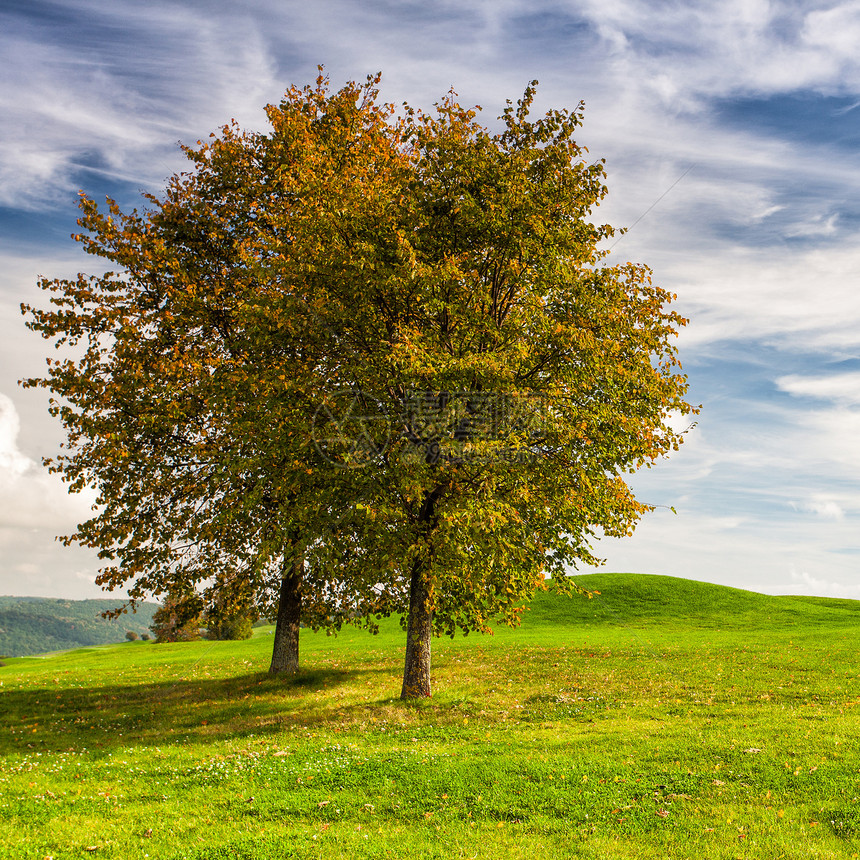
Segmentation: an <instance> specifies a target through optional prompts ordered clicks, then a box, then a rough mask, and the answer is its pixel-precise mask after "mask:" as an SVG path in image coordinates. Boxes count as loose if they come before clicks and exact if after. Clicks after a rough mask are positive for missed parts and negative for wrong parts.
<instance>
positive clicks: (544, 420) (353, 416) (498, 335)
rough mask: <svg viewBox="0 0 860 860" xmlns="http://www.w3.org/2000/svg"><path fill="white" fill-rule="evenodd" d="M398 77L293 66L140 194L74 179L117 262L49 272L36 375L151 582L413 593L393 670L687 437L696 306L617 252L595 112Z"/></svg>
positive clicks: (526, 570) (422, 657)
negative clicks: (479, 107)
mask: <svg viewBox="0 0 860 860" xmlns="http://www.w3.org/2000/svg"><path fill="white" fill-rule="evenodd" d="M377 84H378V77H377V78H371V79H369V80H368V82H367V83H366V84H365V85H364V86H361V87H359V86H356V85H355V84H348V85H347V86H346V87H344V88H343V89H342V90H340V91H338V92H335V93H332V92H330V91H329V89H328V82H327V81H326V79H325V78H323V77H322V76H321V77H320V78H319V80H318V81H317V85H316V87H306V88H304V89H301V90H299V89H296V88H293V89H291V90H290V91H289V92H288V93H287V94H286V96H285V98H284V100H283V101H282V103H281V104H280V105H278V106H270V107H269V108H268V117H269V121H270V124H271V131H269V132H268V133H265V134H263V133H260V134H250V133H245V132H242V131H240V130H239V129H238V128H236V127H234V126H227V127H225V128H224V129H222V131H221V134H220V135H219V136H214V137H213V138H212V139H211V141H210V142H208V143H206V144H203V143H200V144H198V146H197V147H190V148H187V149H186V153H187V155H188V157H189V159H190V161H191V164H192V168H191V170H190V171H189V172H188V173H185V174H180V175H178V176H175V177H173V179H172V180H171V181H170V183H169V185H168V187H167V190H166V192H165V194H164V196H163V198H156V197H148V208H147V209H145V210H144V211H143V212H141V213H138V212H133V213H131V214H130V215H125V214H123V213H121V212H120V210H119V208H118V207H117V205H116V204H115V203H113V202H109V204H108V209H107V211H104V212H103V211H102V210H100V209H99V207H98V206H96V204H95V203H94V202H92V201H90V200H89V199H87V198H85V197H84V198H83V199H82V204H81V206H82V217H81V221H80V223H81V226H82V228H83V232H82V233H81V234H79V235H78V236H77V237H76V238H77V239H78V241H80V242H81V243H82V244H83V246H84V248H85V250H87V251H88V252H89V253H93V254H96V255H98V256H100V257H103V258H105V259H107V260H109V261H110V262H111V263H112V264H114V265H116V266H117V267H118V269H119V271H118V272H117V273H115V274H114V273H107V274H105V275H103V276H96V277H86V276H83V275H81V276H79V277H78V278H77V279H76V280H72V281H67V280H54V281H52V280H48V279H45V280H43V281H42V287H43V288H44V289H45V290H46V291H48V292H49V293H50V294H51V295H52V299H51V301H52V303H53V308H52V309H50V310H44V309H34V308H30V307H25V308H24V311H25V313H26V314H27V315H28V317H29V323H28V324H29V325H30V327H31V328H33V329H34V330H36V331H39V332H40V333H41V334H43V335H44V336H45V337H47V338H50V339H53V340H55V341H56V342H57V344H58V345H64V344H69V345H73V346H77V347H78V349H79V350H81V352H80V353H79V354H78V355H77V356H76V357H74V358H68V359H60V360H51V361H50V362H49V370H48V374H47V376H46V377H45V378H44V379H32V380H28V381H27V383H26V384H29V385H43V386H45V387H47V388H49V389H50V390H51V391H52V392H53V393H54V394H55V395H56V396H57V397H58V400H57V401H56V402H55V403H54V404H53V406H52V409H53V411H54V412H55V414H57V415H58V416H59V417H60V418H61V419H62V420H63V422H64V424H65V425H66V428H67V431H68V435H69V442H68V448H67V451H66V452H65V453H64V454H63V455H62V456H61V457H59V458H58V459H56V460H55V461H52V462H50V464H49V465H50V466H51V468H52V469H54V470H55V471H57V472H59V473H60V474H62V475H63V477H64V478H65V479H66V480H67V481H68V482H69V483H70V486H71V488H72V489H73V490H80V489H82V488H83V487H85V486H88V485H92V486H95V487H97V489H98V491H99V499H98V505H99V507H98V508H97V511H96V512H95V516H94V517H93V518H92V519H90V520H89V521H87V522H86V523H83V524H81V525H80V526H79V528H78V530H77V532H76V534H75V535H72V536H70V537H69V540H76V541H79V542H81V543H83V544H85V545H88V546H92V547H96V548H98V549H99V551H100V553H101V556H102V558H103V559H105V561H106V562H107V564H106V566H105V568H104V569H103V570H102V572H101V574H100V577H99V582H100V583H101V584H102V585H104V586H105V587H120V586H126V587H128V588H129V593H130V595H131V596H132V598H133V599H142V597H143V596H145V595H147V594H149V593H155V594H159V593H162V592H167V591H177V592H181V593H186V592H188V591H191V590H193V591H194V592H195V593H199V592H202V595H201V600H202V601H203V602H204V604H205V603H207V602H208V603H209V604H212V603H213V602H214V600H215V596H216V594H217V595H220V597H219V599H221V600H222V601H223V600H224V599H225V597H226V598H227V605H230V601H233V603H234V604H235V605H237V606H238V605H239V604H240V603H241V602H242V601H250V602H251V603H253V604H254V605H256V606H257V608H258V609H259V610H260V611H261V613H264V614H265V613H267V611H268V610H269V609H272V608H274V607H277V617H278V626H277V634H276V637H275V647H274V652H273V662H272V671H281V670H288V671H292V670H294V669H295V668H296V667H297V665H298V626H299V620H300V619H304V620H305V621H307V622H308V623H310V624H311V625H312V626H324V627H328V628H337V627H338V626H339V625H340V624H342V623H344V622H346V621H359V623H363V624H366V625H367V626H369V627H371V628H373V626H374V625H375V623H376V619H377V618H378V617H379V616H381V615H387V614H392V613H395V614H400V615H401V617H402V619H403V624H404V627H405V629H406V638H407V645H406V659H405V666H404V679H403V687H402V692H401V695H402V696H403V698H406V699H409V698H416V697H423V696H428V695H430V689H431V688H430V668H431V664H430V651H431V639H432V636H433V635H434V634H440V633H446V634H451V635H453V634H454V632H456V631H457V630H461V631H464V632H469V631H481V632H483V631H486V630H488V629H489V625H490V624H491V623H493V622H494V621H496V620H501V621H503V622H508V623H516V621H517V619H518V616H519V613H520V611H521V609H522V606H523V604H524V602H525V601H527V600H528V599H529V598H530V597H531V596H532V595H533V594H534V592H535V590H536V589H538V588H542V587H544V586H545V584H546V583H547V581H549V582H551V583H552V584H553V585H554V586H555V587H556V588H557V589H559V590H561V591H563V592H567V593H570V592H573V591H575V590H576V585H575V584H574V581H573V580H572V579H571V578H570V576H569V573H570V570H571V567H572V566H575V565H576V564H581V563H586V564H590V563H593V562H595V561H596V558H595V556H594V554H593V550H592V543H593V541H594V539H595V538H596V537H598V536H599V535H600V534H608V535H625V534H629V533H630V532H631V531H632V529H633V527H634V525H635V523H636V521H637V519H638V518H639V517H640V516H641V515H642V514H643V513H644V512H646V511H647V510H648V506H647V505H645V504H642V503H641V502H639V501H637V500H636V499H635V498H634V496H633V494H632V492H631V491H630V489H629V487H628V486H627V484H626V483H625V480H624V475H625V474H626V473H628V472H631V471H633V470H635V469H636V468H638V467H640V466H642V465H650V464H651V463H653V462H654V461H655V460H656V459H657V458H658V457H660V456H663V455H666V454H667V453H669V452H670V451H671V450H673V449H674V448H676V447H677V445H678V444H679V442H680V441H681V435H680V434H678V433H677V432H675V431H674V430H673V429H672V425H671V424H670V418H671V416H673V415H675V414H679V413H680V414H687V413H689V412H690V411H693V410H692V409H691V407H690V405H689V404H688V403H687V402H686V401H685V399H684V397H685V393H686V379H685V377H684V376H683V374H682V373H681V372H680V367H679V365H678V363H677V359H676V354H675V348H674V346H673V341H672V338H673V336H674V335H675V333H676V332H677V330H678V328H679V327H680V326H681V325H683V324H684V320H683V319H682V318H681V317H680V316H678V315H677V314H676V313H673V312H671V311H670V310H668V305H669V303H670V301H671V299H672V296H671V295H670V294H669V293H667V292H666V291H665V290H662V289H660V288H659V287H657V286H655V285H654V284H652V283H651V280H650V273H649V271H648V269H647V268H646V267H644V266H641V265H635V264H623V265H616V266H612V265H604V264H603V257H604V252H602V251H601V250H600V243H601V242H602V241H603V240H605V239H607V238H609V237H610V236H611V235H612V234H613V230H612V228H611V227H608V226H600V225H598V224H595V223H594V222H593V221H592V219H591V215H592V211H593V209H594V207H596V206H597V205H598V203H599V202H600V200H601V199H602V197H603V196H604V194H605V193H606V188H605V186H604V178H605V177H604V170H603V164H602V162H600V161H597V162H594V161H591V160H586V159H585V151H584V150H583V149H582V148H581V147H579V146H578V145H577V144H576V142H575V140H574V133H575V130H576V129H577V127H578V126H579V125H580V122H581V118H582V110H581V106H580V108H578V109H577V110H575V111H550V112H548V113H547V114H546V115H545V116H543V117H541V118H539V119H537V120H532V119H530V111H531V108H532V104H533V100H534V96H535V89H534V85H531V86H529V88H528V89H527V90H526V92H525V95H524V97H523V98H522V99H521V100H520V101H519V102H518V103H517V105H516V107H514V106H513V105H511V104H509V105H508V107H507V108H506V110H505V111H504V113H503V115H502V117H501V118H500V127H499V130H498V131H496V132H492V131H490V130H488V129H487V128H485V127H483V126H482V125H481V124H480V123H479V122H478V121H477V112H476V111H475V110H471V109H465V108H463V107H461V106H460V105H459V104H458V103H457V101H456V98H455V96H454V95H453V94H449V95H448V97H447V98H445V99H444V100H443V101H442V102H440V104H439V105H438V106H437V109H436V110H435V111H434V112H430V113H424V112H421V111H417V110H412V109H410V108H408V107H405V108H404V109H403V110H402V111H401V112H400V114H399V115H398V114H397V113H396V112H395V111H394V109H393V107H392V106H391V105H385V104H381V103H380V102H379V99H378V93H377V89H376V86H377Z"/></svg>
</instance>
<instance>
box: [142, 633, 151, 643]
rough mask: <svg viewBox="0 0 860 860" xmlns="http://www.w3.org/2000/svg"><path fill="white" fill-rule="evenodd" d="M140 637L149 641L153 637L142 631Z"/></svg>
mask: <svg viewBox="0 0 860 860" xmlns="http://www.w3.org/2000/svg"><path fill="white" fill-rule="evenodd" d="M140 638H141V639H142V640H143V641H144V642H149V640H150V638H151V637H150V635H149V634H148V633H141V634H140Z"/></svg>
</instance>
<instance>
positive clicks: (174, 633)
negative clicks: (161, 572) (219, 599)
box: [149, 592, 201, 642]
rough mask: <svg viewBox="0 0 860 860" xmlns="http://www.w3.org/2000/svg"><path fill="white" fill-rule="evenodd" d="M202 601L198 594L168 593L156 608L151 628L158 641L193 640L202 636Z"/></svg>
mask: <svg viewBox="0 0 860 860" xmlns="http://www.w3.org/2000/svg"><path fill="white" fill-rule="evenodd" d="M200 611H201V601H200V599H199V598H198V596H197V595H196V594H189V593H185V594H183V593H176V592H174V593H172V594H168V595H167V597H166V598H165V600H164V603H163V604H162V605H161V606H160V607H159V608H158V609H156V610H155V614H154V615H153V616H152V624H151V625H150V628H149V629H150V630H151V631H152V632H153V634H154V635H155V641H156V642H193V641H194V640H196V639H199V638H200V624H201V615H200Z"/></svg>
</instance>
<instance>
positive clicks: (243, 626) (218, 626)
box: [206, 612, 253, 640]
mask: <svg viewBox="0 0 860 860" xmlns="http://www.w3.org/2000/svg"><path fill="white" fill-rule="evenodd" d="M207 624H208V626H207V629H206V638H207V639H230V640H236V639H250V638H251V636H252V629H253V624H252V622H251V619H250V618H249V617H248V616H247V615H243V614H242V613H239V612H237V613H234V614H232V615H226V616H224V617H222V618H219V619H217V620H216V619H215V618H213V617H211V616H210V617H209V618H208V619H207Z"/></svg>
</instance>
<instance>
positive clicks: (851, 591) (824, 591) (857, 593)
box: [791, 570, 860, 600]
mask: <svg viewBox="0 0 860 860" xmlns="http://www.w3.org/2000/svg"><path fill="white" fill-rule="evenodd" d="M791 582H792V585H793V586H794V588H793V589H792V591H793V593H795V594H810V595H813V596H816V597H840V598H842V599H848V600H858V599H860V583H856V582H854V583H851V584H845V583H844V582H838V581H834V580H831V579H827V578H825V577H816V576H813V575H812V574H810V573H808V572H807V571H805V570H801V571H798V570H792V571H791Z"/></svg>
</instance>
